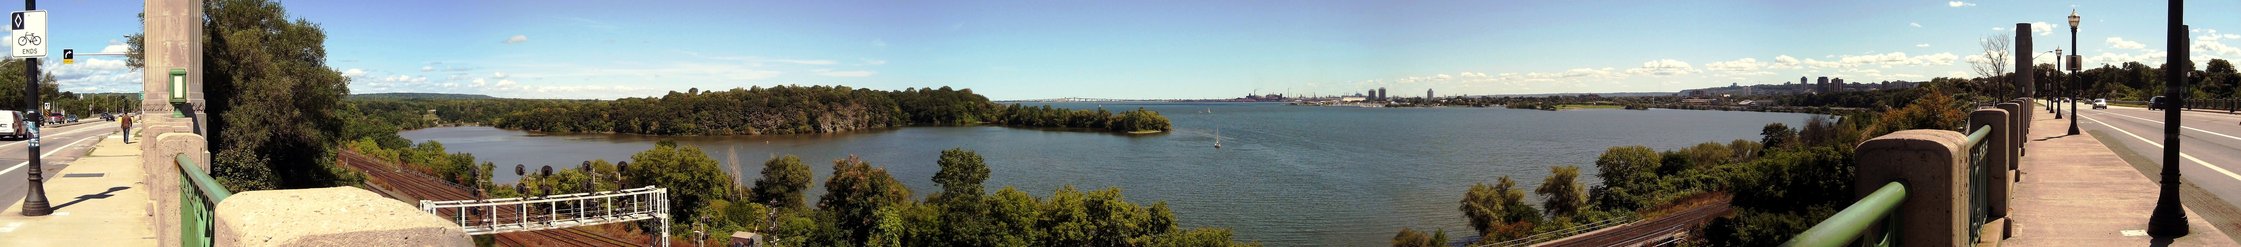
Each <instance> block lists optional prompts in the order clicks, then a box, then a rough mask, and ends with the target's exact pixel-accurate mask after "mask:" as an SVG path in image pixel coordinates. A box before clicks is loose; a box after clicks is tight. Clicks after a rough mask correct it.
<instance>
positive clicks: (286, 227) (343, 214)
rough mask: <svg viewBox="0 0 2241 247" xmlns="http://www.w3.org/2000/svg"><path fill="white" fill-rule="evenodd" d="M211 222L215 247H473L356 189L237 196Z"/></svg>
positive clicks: (434, 222) (427, 218) (422, 215)
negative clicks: (214, 226) (213, 223)
mask: <svg viewBox="0 0 2241 247" xmlns="http://www.w3.org/2000/svg"><path fill="white" fill-rule="evenodd" d="M216 218H217V223H216V224H217V226H216V229H217V233H216V234H215V235H216V236H214V237H215V238H216V239H215V240H216V241H217V246H474V240H472V239H470V238H468V237H467V232H466V231H465V230H462V229H460V228H459V225H453V224H452V223H451V222H448V221H445V220H444V219H443V218H440V217H436V215H434V214H428V213H427V212H425V211H420V210H419V208H417V207H415V206H413V205H410V204H405V203H404V202H399V201H397V200H396V199H389V198H387V197H382V196H381V195H378V194H374V193H373V192H372V191H366V190H363V189H358V188H355V187H333V188H319V189H296V190H260V191H249V192H241V193H237V194H234V195H233V197H231V198H227V199H226V201H225V202H222V203H219V204H218V213H217V217H216Z"/></svg>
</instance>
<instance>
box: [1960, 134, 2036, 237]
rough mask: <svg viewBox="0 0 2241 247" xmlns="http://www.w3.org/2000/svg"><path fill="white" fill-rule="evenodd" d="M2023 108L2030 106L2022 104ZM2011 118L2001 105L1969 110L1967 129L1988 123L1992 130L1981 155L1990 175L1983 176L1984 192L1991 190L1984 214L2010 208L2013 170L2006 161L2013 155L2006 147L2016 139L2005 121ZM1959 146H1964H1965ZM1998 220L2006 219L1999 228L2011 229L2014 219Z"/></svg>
mask: <svg viewBox="0 0 2241 247" xmlns="http://www.w3.org/2000/svg"><path fill="white" fill-rule="evenodd" d="M2024 111H2030V110H2029V109H2028V108H2026V109H2024ZM2013 120H2014V118H2010V117H2009V116H2008V111H2007V110H2002V109H1990V108H1984V109H1977V110H1976V111H1975V112H1970V113H1969V128H1968V130H1969V131H1975V130H1976V129H1977V128H1979V127H1985V126H1991V127H1992V133H1989V134H1987V135H1986V136H1985V137H1984V145H1985V148H1984V153H1983V155H1984V165H1985V166H1986V167H1985V168H1986V169H1985V172H1986V173H1987V174H1986V175H1989V176H1992V177H1991V178H1990V179H1986V180H1988V181H1991V182H1992V184H1990V185H1987V186H1986V187H1985V192H1986V193H1990V194H1991V195H1988V198H1991V200H1989V201H1991V203H1990V204H1992V205H1989V206H1991V207H1992V209H1991V210H1990V212H1988V213H1987V216H1986V217H1990V218H1994V219H1998V218H2007V217H2008V208H2010V207H2009V206H2008V201H2011V200H2014V199H2015V195H2014V194H2012V193H2010V192H2012V191H2015V181H2016V179H2015V176H2016V170H2015V169H2014V168H2011V166H2010V165H2011V164H2015V160H2016V157H2014V156H2009V154H2011V153H2012V152H2009V151H2013V149H2010V148H2009V147H2012V146H2014V145H2015V143H2016V142H2012V141H2014V140H2015V139H2010V138H2008V136H2011V135H2013V134H2015V129H2014V128H2012V127H2013V126H2014V125H2008V124H2009V122H2011V121H2013ZM1962 148H1963V149H1967V148H1968V147H1962ZM1964 157H1965V156H1964ZM2002 223H2006V225H2005V226H2006V227H2002V229H2015V228H2014V227H2013V226H2014V225H2015V222H2014V221H2006V222H2002ZM2012 232H2014V231H2001V236H2000V238H2003V239H2004V238H2007V237H2010V236H2013V233H2012Z"/></svg>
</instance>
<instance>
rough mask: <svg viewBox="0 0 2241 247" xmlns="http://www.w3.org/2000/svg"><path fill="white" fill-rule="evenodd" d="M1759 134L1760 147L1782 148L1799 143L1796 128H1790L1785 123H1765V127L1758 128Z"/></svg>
mask: <svg viewBox="0 0 2241 247" xmlns="http://www.w3.org/2000/svg"><path fill="white" fill-rule="evenodd" d="M1759 136H1761V138H1760V139H1759V144H1760V147H1762V148H1765V149H1783V148H1791V147H1795V146H1797V145H1801V144H1798V143H1797V130H1792V129H1790V125H1787V124H1782V123H1769V124H1766V127H1764V128H1759ZM1762 152H1763V151H1762Z"/></svg>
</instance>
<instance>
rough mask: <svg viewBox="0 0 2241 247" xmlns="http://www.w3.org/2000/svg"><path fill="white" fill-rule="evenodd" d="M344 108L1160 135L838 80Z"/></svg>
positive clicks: (1061, 114)
mask: <svg viewBox="0 0 2241 247" xmlns="http://www.w3.org/2000/svg"><path fill="white" fill-rule="evenodd" d="M350 103H351V104H350V105H351V106H352V109H351V110H354V111H358V112H360V113H363V114H362V115H363V116H366V117H367V118H374V119H368V120H379V121H377V122H386V123H394V124H395V125H396V126H394V127H397V128H399V129H417V128H426V127H434V126H444V125H487V126H492V127H498V128H504V129H514V130H526V131H535V132H545V133H619V134H646V135H771V134H813V133H836V132H847V131H855V130H865V129H879V128H891V127H905V126H967V125H979V124H987V125H998V126H1008V127H1023V128H1053V129H1071V130H1094V131H1109V132H1115V133H1136V134H1143V133H1159V132H1165V131H1168V130H1171V127H1170V126H1169V125H1168V121H1167V118H1166V117H1164V116H1160V115H1159V113H1158V112H1153V111H1149V110H1144V109H1141V108H1138V109H1135V110H1130V111H1122V112H1113V111H1109V110H1106V109H1102V108H1100V109H1090V110H1076V109H1064V108H1053V107H1050V106H1047V105H1045V106H1032V107H1030V106H1021V105H1019V104H1012V105H999V104H997V103H995V102H992V101H989V100H988V98H987V97H983V96H981V95H979V94H975V93H973V91H972V89H951V88H950V87H946V86H945V87H940V88H907V89H903V90H894V91H882V90H872V89H863V88H850V87H847V86H775V87H768V88H765V87H759V86H758V87H750V88H733V89H731V90H724V91H713V90H711V91H702V90H700V89H697V88H695V89H691V90H687V91H684V92H677V91H671V92H669V93H668V94H665V95H662V96H660V97H644V98H622V99H616V100H552V99H461V98H396V97H353V98H351V99H350Z"/></svg>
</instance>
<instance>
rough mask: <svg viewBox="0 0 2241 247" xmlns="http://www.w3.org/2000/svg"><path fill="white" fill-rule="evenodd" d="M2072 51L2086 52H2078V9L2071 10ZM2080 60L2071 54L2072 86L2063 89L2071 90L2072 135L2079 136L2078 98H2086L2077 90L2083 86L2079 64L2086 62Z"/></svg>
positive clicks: (2076, 55)
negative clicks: (2079, 81) (2079, 83)
mask: <svg viewBox="0 0 2241 247" xmlns="http://www.w3.org/2000/svg"><path fill="white" fill-rule="evenodd" d="M2070 50H2071V51H2076V52H2074V53H2083V52H2084V51H2080V50H2078V10H2077V9H2070ZM2078 58H2080V56H2078V54H2070V59H2069V61H2066V62H2068V63H2069V66H2070V86H2068V87H2063V88H2066V89H2069V91H2070V95H2072V97H2070V135H2078V97H2084V96H2085V95H2084V94H2081V93H2079V92H2080V91H2082V90H2078V89H2077V88H2078V86H2082V85H2078V79H2081V78H2079V76H2078V68H2079V67H2082V66H2079V65H2078V63H2079V62H2084V61H2079V60H2082V59H2078Z"/></svg>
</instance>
